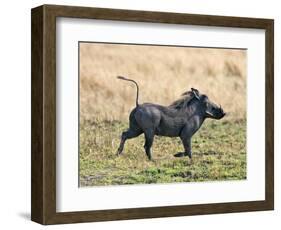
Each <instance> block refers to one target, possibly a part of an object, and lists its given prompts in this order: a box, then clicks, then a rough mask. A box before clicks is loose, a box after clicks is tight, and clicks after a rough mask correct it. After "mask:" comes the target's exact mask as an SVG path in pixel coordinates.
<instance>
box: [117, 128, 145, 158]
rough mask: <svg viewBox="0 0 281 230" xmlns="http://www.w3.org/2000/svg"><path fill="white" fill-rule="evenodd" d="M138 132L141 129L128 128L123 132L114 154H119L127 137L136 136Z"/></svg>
mask: <svg viewBox="0 0 281 230" xmlns="http://www.w3.org/2000/svg"><path fill="white" fill-rule="evenodd" d="M140 134H142V131H141V130H140V129H128V130H127V131H125V132H123V133H122V136H121V141H120V145H119V148H118V150H117V153H116V154H117V155H120V154H121V153H122V151H123V149H124V145H125V142H126V140H127V139H131V138H134V137H137V136H139V135H140Z"/></svg>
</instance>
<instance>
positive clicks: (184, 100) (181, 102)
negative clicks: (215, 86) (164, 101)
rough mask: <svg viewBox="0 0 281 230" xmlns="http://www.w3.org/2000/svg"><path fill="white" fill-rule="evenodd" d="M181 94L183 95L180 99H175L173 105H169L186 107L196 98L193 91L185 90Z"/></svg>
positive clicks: (177, 107)
mask: <svg viewBox="0 0 281 230" xmlns="http://www.w3.org/2000/svg"><path fill="white" fill-rule="evenodd" d="M181 96H182V97H181V98H180V99H178V100H176V101H174V102H173V103H172V104H171V105H169V107H170V108H173V109H183V108H186V107H187V106H188V105H189V104H190V102H191V101H192V99H193V98H194V95H193V93H192V92H191V91H187V92H184V93H183V94H182V95H181Z"/></svg>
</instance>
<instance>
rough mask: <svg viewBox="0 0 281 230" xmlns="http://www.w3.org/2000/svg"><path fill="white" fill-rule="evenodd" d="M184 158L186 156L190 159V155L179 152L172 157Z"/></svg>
mask: <svg viewBox="0 0 281 230" xmlns="http://www.w3.org/2000/svg"><path fill="white" fill-rule="evenodd" d="M186 156H188V157H189V158H190V159H191V153H186V152H179V153H176V154H174V157H186Z"/></svg>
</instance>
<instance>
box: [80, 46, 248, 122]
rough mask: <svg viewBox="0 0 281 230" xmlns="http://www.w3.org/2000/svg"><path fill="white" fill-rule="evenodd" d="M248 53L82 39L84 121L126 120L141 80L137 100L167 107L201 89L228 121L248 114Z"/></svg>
mask: <svg viewBox="0 0 281 230" xmlns="http://www.w3.org/2000/svg"><path fill="white" fill-rule="evenodd" d="M246 58H247V51H246V50H239V49H215V48H193V47H174V46H173V47H171V46H147V45H123V44H104V43H80V122H83V121H89V120H91V121H101V120H108V121H113V120H120V121H125V120H126V121H127V120H128V116H129V113H130V111H131V110H132V109H133V108H134V106H135V98H136V88H135V86H134V85H133V84H132V83H130V82H126V81H121V80H118V79H116V76H117V75H122V76H125V77H128V78H131V79H134V80H136V81H137V82H138V84H139V87H140V95H139V102H140V103H144V102H152V103H157V104H162V105H169V104H171V103H172V102H173V101H175V100H176V99H178V98H179V97H180V95H181V94H182V93H183V92H185V91H187V90H190V88H191V87H194V88H197V89H198V90H199V91H200V92H201V93H204V94H207V95H208V96H209V98H210V99H211V100H212V101H213V102H215V103H217V104H221V105H222V107H223V108H224V110H225V111H226V112H227V113H228V116H227V117H226V118H225V119H231V120H233V119H234V120H240V119H245V117H246V75H247V61H246Z"/></svg>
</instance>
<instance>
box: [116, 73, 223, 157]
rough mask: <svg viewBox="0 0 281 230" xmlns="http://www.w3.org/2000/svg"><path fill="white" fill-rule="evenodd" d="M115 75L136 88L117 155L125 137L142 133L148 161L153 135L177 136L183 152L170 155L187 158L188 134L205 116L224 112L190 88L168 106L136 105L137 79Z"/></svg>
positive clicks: (219, 115)
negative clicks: (127, 124) (134, 98)
mask: <svg viewBox="0 0 281 230" xmlns="http://www.w3.org/2000/svg"><path fill="white" fill-rule="evenodd" d="M117 78H118V79H121V80H126V81H131V82H133V83H134V84H135V85H136V87H137V97H136V107H135V108H134V109H133V110H132V112H131V114H130V117H129V120H130V125H129V129H128V130H127V131H125V132H123V133H122V136H121V142H120V146H119V148H118V151H117V155H120V154H121V153H122V151H123V148H124V144H125V142H126V140H127V139H131V138H134V137H137V136H139V135H140V134H142V133H144V136H145V145H144V148H145V152H146V155H147V157H148V159H149V160H151V159H152V156H151V147H152V144H153V138H154V135H158V136H167V137H180V139H181V141H182V143H183V146H184V152H179V153H177V154H175V155H174V156H175V157H183V156H189V158H191V157H192V153H191V137H192V136H193V135H194V134H195V133H196V131H197V130H198V129H199V128H200V127H201V125H202V124H203V122H204V120H205V119H206V118H213V119H221V118H223V117H224V115H225V113H224V111H223V109H222V108H221V106H217V105H216V104H215V103H213V102H211V101H210V100H209V98H208V97H207V96H206V95H204V94H201V93H200V92H199V91H198V90H197V89H194V88H191V91H187V92H185V93H183V94H182V98H180V99H179V100H177V101H175V102H173V103H172V104H171V105H169V106H162V105H157V104H152V103H144V104H141V105H139V103H138V96H139V87H138V84H137V82H135V81H134V80H131V79H127V78H125V77H121V76H118V77H117Z"/></svg>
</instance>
